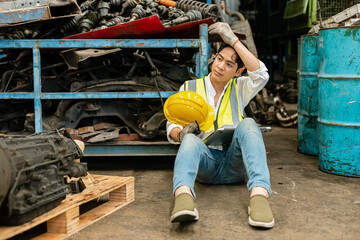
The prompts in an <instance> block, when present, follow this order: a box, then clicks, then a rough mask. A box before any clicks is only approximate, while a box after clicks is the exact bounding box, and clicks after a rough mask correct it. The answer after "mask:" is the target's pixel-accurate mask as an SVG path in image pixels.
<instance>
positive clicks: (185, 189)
mask: <svg viewBox="0 0 360 240" xmlns="http://www.w3.org/2000/svg"><path fill="white" fill-rule="evenodd" d="M182 193H187V194H189V195H190V196H191V197H194V196H193V194H192V192H191V189H190V188H189V187H188V186H186V185H182V186H180V187H178V188H177V189H176V190H175V193H174V197H175V198H176V197H177V196H178V195H180V194H182Z"/></svg>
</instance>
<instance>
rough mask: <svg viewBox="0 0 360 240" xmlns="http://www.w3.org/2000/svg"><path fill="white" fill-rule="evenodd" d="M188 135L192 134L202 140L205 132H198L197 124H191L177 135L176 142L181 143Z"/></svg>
mask: <svg viewBox="0 0 360 240" xmlns="http://www.w3.org/2000/svg"><path fill="white" fill-rule="evenodd" d="M188 133H193V134H195V135H196V136H197V137H199V138H200V139H202V138H203V137H204V135H205V132H204V131H203V130H200V127H199V124H198V123H197V122H192V123H189V124H188V125H186V126H185V127H184V128H183V130H181V131H180V132H179V133H178V136H177V138H178V139H177V140H178V141H179V142H180V143H181V142H182V140H183V139H184V137H185V135H186V134H188Z"/></svg>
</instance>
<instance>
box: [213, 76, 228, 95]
mask: <svg viewBox="0 0 360 240" xmlns="http://www.w3.org/2000/svg"><path fill="white" fill-rule="evenodd" d="M210 82H211V84H212V85H213V87H214V89H215V92H216V94H221V93H222V92H223V91H224V88H225V86H226V84H228V82H226V83H224V82H215V81H214V80H212V79H211V75H210Z"/></svg>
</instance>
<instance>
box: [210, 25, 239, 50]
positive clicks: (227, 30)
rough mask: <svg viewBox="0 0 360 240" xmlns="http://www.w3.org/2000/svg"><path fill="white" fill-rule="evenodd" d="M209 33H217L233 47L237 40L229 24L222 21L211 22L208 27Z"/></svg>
mask: <svg viewBox="0 0 360 240" xmlns="http://www.w3.org/2000/svg"><path fill="white" fill-rule="evenodd" d="M208 32H209V34H217V35H219V36H220V37H221V38H222V40H223V41H224V42H225V43H227V44H229V45H230V46H232V47H234V45H235V43H236V41H238V40H239V39H238V37H237V36H236V35H235V34H234V32H233V31H232V29H231V27H230V26H229V24H227V23H224V22H217V23H214V24H212V25H211V26H210V27H209V28H208Z"/></svg>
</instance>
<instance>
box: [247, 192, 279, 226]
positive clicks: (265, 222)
mask: <svg viewBox="0 0 360 240" xmlns="http://www.w3.org/2000/svg"><path fill="white" fill-rule="evenodd" d="M248 211H249V224H250V225H251V226H253V227H263V228H272V227H273V226H274V225H275V220H274V217H273V214H272V212H271V209H270V206H269V202H268V199H267V198H266V197H265V196H263V195H254V196H252V197H251V198H250V206H249V208H248Z"/></svg>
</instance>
